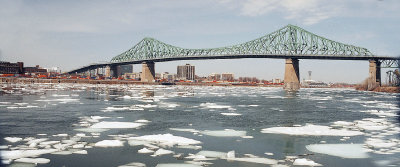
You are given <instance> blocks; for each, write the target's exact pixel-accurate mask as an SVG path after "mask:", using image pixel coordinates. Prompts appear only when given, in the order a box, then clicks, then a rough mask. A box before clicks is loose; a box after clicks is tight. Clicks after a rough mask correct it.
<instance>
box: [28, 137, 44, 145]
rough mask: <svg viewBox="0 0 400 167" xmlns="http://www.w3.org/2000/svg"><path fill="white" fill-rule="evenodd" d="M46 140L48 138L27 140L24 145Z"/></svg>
mask: <svg viewBox="0 0 400 167" xmlns="http://www.w3.org/2000/svg"><path fill="white" fill-rule="evenodd" d="M46 140H48V138H40V139H33V140H29V141H28V142H27V143H26V144H29V145H30V144H32V143H36V144H37V143H41V142H44V141H46Z"/></svg>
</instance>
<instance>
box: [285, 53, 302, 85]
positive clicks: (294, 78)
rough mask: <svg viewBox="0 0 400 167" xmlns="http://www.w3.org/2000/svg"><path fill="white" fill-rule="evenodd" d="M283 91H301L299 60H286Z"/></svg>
mask: <svg viewBox="0 0 400 167" xmlns="http://www.w3.org/2000/svg"><path fill="white" fill-rule="evenodd" d="M283 89H285V90H290V91H293V90H299V89H300V73H299V60H298V59H286V63H285V77H284V85H283Z"/></svg>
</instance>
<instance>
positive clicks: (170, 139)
mask: <svg viewBox="0 0 400 167" xmlns="http://www.w3.org/2000/svg"><path fill="white" fill-rule="evenodd" d="M129 140H139V141H148V142H154V143H157V144H160V145H166V146H173V145H196V144H201V142H200V141H197V140H193V139H189V138H186V137H180V136H174V135H172V134H158V135H146V136H140V137H130V138H129Z"/></svg>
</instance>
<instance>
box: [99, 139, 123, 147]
mask: <svg viewBox="0 0 400 167" xmlns="http://www.w3.org/2000/svg"><path fill="white" fill-rule="evenodd" d="M94 146H95V147H122V146H124V142H123V141H120V140H103V141H99V142H97V143H96V144H94Z"/></svg>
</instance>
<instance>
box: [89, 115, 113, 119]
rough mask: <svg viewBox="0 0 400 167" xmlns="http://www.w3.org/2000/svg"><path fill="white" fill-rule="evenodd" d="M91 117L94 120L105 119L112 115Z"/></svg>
mask: <svg viewBox="0 0 400 167" xmlns="http://www.w3.org/2000/svg"><path fill="white" fill-rule="evenodd" d="M90 118H92V119H94V120H100V119H105V118H110V117H102V116H90Z"/></svg>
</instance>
